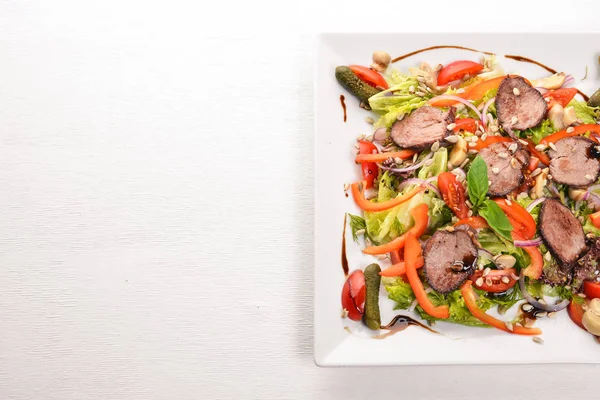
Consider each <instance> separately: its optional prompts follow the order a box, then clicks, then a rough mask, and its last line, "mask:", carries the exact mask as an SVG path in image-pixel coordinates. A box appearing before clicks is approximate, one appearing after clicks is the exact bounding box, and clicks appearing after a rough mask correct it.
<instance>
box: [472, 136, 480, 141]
mask: <svg viewBox="0 0 600 400" xmlns="http://www.w3.org/2000/svg"><path fill="white" fill-rule="evenodd" d="M477 141H479V137H478V136H472V137H471V142H473V143H477Z"/></svg>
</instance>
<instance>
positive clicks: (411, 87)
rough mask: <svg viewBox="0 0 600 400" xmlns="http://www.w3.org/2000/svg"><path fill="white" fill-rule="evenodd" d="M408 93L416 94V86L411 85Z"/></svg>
mask: <svg viewBox="0 0 600 400" xmlns="http://www.w3.org/2000/svg"><path fill="white" fill-rule="evenodd" d="M408 91H409V92H410V93H414V92H415V85H410V87H409V88H408Z"/></svg>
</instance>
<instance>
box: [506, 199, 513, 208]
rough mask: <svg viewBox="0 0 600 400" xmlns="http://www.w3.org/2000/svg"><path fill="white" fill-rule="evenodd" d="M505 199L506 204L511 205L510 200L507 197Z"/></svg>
mask: <svg viewBox="0 0 600 400" xmlns="http://www.w3.org/2000/svg"><path fill="white" fill-rule="evenodd" d="M505 201H506V205H507V206H509V207H510V206H512V201H510V200H509V199H506V200H505Z"/></svg>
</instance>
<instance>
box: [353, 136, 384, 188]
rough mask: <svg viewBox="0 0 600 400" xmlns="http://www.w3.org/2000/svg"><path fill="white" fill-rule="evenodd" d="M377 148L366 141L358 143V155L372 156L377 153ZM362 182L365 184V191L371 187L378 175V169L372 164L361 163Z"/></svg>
mask: <svg viewBox="0 0 600 400" xmlns="http://www.w3.org/2000/svg"><path fill="white" fill-rule="evenodd" d="M377 152H378V150H377V146H375V145H374V144H373V143H371V142H367V141H366V140H361V141H359V142H358V153H359V154H374V153H377ZM361 167H362V175H363V180H364V181H366V182H367V186H366V187H365V189H369V188H371V187H373V181H374V180H375V179H377V175H378V174H379V168H378V167H377V164H376V163H374V162H363V163H361Z"/></svg>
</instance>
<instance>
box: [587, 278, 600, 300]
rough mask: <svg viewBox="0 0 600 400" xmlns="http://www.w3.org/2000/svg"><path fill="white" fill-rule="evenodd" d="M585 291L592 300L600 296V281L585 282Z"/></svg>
mask: <svg viewBox="0 0 600 400" xmlns="http://www.w3.org/2000/svg"><path fill="white" fill-rule="evenodd" d="M583 292H584V293H585V295H586V296H587V298H588V299H590V300H591V299H597V298H600V283H598V282H593V281H585V282H583Z"/></svg>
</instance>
